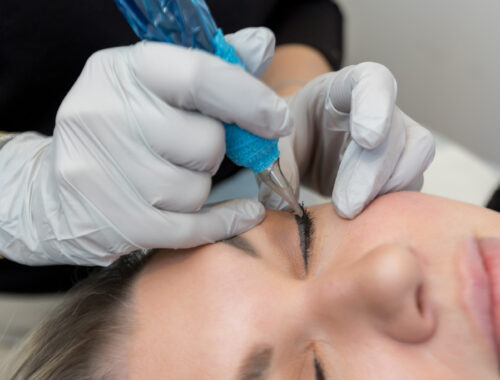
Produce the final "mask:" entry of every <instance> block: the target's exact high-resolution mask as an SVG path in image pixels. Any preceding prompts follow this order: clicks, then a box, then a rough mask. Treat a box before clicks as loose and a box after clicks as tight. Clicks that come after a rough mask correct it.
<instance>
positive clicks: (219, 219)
mask: <svg viewBox="0 0 500 380" xmlns="http://www.w3.org/2000/svg"><path fill="white" fill-rule="evenodd" d="M265 213H266V212H265V209H264V206H263V205H262V204H261V203H260V202H257V201H254V200H250V199H233V200H229V201H224V202H220V203H216V204H212V205H206V206H204V207H203V208H202V209H201V210H200V211H198V212H197V213H195V214H179V217H180V219H181V220H178V221H177V223H176V224H177V225H178V226H179V230H178V233H177V239H176V240H177V244H175V245H176V246H175V247H172V248H190V247H195V246H199V245H203V244H207V243H215V242H216V241H219V240H223V239H227V238H230V237H232V236H235V235H238V234H241V233H243V232H245V231H248V230H249V229H251V228H252V227H254V226H256V225H257V224H259V223H260V222H261V221H262V220H263V219H264V216H265ZM182 219H185V220H182ZM186 226H188V228H183V227H186Z"/></svg>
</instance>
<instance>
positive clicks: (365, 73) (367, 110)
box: [259, 62, 434, 218]
mask: <svg viewBox="0 0 500 380" xmlns="http://www.w3.org/2000/svg"><path fill="white" fill-rule="evenodd" d="M396 95H397V86H396V80H395V79H394V77H393V75H392V73H391V72H390V71H389V70H388V69H387V68H386V67H384V66H383V65H380V64H377V63H373V62H366V63H361V64H359V65H354V66H349V67H346V68H344V69H342V70H340V71H338V72H331V73H327V74H323V75H321V76H319V77H318V78H315V79H313V80H312V81H310V82H309V83H307V84H306V85H305V86H304V87H303V88H302V89H301V90H299V91H298V92H297V93H295V94H294V95H293V96H291V97H290V98H288V102H289V106H290V111H291V113H292V117H293V118H294V123H295V127H294V132H293V134H292V135H291V136H288V137H285V138H282V139H280V142H279V148H280V151H281V156H280V165H281V168H282V170H283V172H284V174H285V176H286V177H287V178H288V179H289V182H290V183H291V184H292V186H293V187H295V188H296V189H297V190H298V186H299V183H300V182H302V183H305V184H307V185H310V186H311V187H313V188H314V189H315V190H317V191H319V192H320V193H322V194H324V195H331V197H332V203H333V205H334V207H335V209H336V211H337V213H338V214H339V215H340V216H342V217H344V218H354V217H355V216H357V215H358V214H359V213H360V212H361V211H363V209H364V208H365V207H366V206H367V205H368V204H369V203H370V202H371V201H372V200H373V199H374V198H375V197H377V196H378V195H381V194H385V193H389V192H393V191H400V190H420V188H421V187H422V184H423V172H424V171H425V169H426V168H427V167H428V166H429V164H430V163H431V161H432V159H433V158H434V139H433V137H432V135H431V133H430V132H429V131H428V130H427V129H425V128H424V127H422V126H421V125H420V124H418V123H417V122H415V121H414V120H413V119H411V118H410V117H408V116H407V115H406V114H405V113H404V112H402V111H401V110H400V109H399V107H398V106H397V105H396ZM259 198H260V199H261V200H262V201H263V202H264V204H265V205H266V206H267V207H269V208H279V209H281V208H286V206H287V205H286V204H285V203H284V201H283V200H281V199H280V198H279V197H277V196H276V195H275V194H273V193H270V192H269V191H268V189H267V188H266V186H265V185H263V184H262V185H261V192H260V194H259Z"/></svg>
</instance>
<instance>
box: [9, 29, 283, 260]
mask: <svg viewBox="0 0 500 380" xmlns="http://www.w3.org/2000/svg"><path fill="white" fill-rule="evenodd" d="M227 38H228V42H229V43H230V44H232V45H233V46H234V47H235V49H236V51H237V53H238V55H239V56H240V57H241V59H242V60H243V62H244V63H245V64H246V67H247V70H248V71H250V72H251V73H253V74H255V75H256V76H259V75H260V74H262V73H263V72H264V71H265V69H266V68H267V65H268V64H269V62H270V61H271V59H272V56H273V54H274V36H273V34H272V33H271V32H270V31H269V30H267V29H264V28H252V29H244V30H242V31H240V32H238V33H236V34H234V35H230V36H227ZM27 112H29V110H27ZM202 114H203V115H202ZM216 119H217V120H222V121H225V122H229V123H233V122H234V123H237V124H238V125H239V126H240V127H242V128H245V129H247V130H249V131H251V132H253V133H255V134H257V135H259V136H263V137H266V138H275V137H280V136H284V135H287V134H289V133H290V131H291V118H290V117H289V111H288V107H287V104H286V102H285V100H283V99H281V98H279V97H278V96H277V95H276V94H275V93H274V92H273V91H272V90H270V89H269V88H268V87H266V86H265V85H264V84H262V82H260V81H259V80H258V79H257V78H254V77H252V75H250V74H249V73H247V72H245V71H244V70H243V69H242V68H240V67H238V66H235V65H231V64H228V63H226V62H224V61H222V60H221V59H219V58H217V57H214V56H212V55H209V54H207V53H204V52H201V51H198V50H191V49H185V48H181V47H176V46H173V45H169V44H162V43H151V42H141V43H138V44H136V45H134V46H130V47H120V48H114V49H108V50H103V51H101V52H98V53H96V54H94V55H93V56H92V57H91V58H90V59H89V60H88V62H87V64H86V66H85V68H84V70H83V72H82V74H81V75H80V77H79V79H78V80H77V82H76V83H75V84H74V86H73V88H72V89H71V91H70V92H69V93H68V95H67V96H66V98H65V99H64V101H63V103H62V104H61V106H60V108H59V111H58V114H57V120H56V128H55V131H54V136H53V138H48V137H44V136H41V135H39V134H36V133H25V134H22V135H20V136H18V137H16V138H15V139H14V140H12V141H10V142H9V143H8V144H7V145H5V147H4V148H3V149H2V150H0V173H1V175H0V200H1V201H0V252H1V253H2V254H4V255H5V256H6V257H7V258H9V259H11V260H14V261H17V262H20V263H25V264H29V265H47V264H53V263H74V264H82V265H107V264H109V263H111V262H112V261H114V260H115V259H116V258H117V257H118V256H119V255H123V254H126V253H128V252H131V251H133V250H136V249H141V248H155V247H167V248H187V247H193V246H197V245H201V244H204V243H208V242H214V241H217V240H220V239H223V238H226V237H229V236H232V235H235V234H238V233H240V232H243V231H245V230H247V229H249V228H251V227H253V226H254V225H255V224H257V223H259V222H260V221H261V220H262V218H263V217H264V213H265V211H264V207H263V206H262V204H260V203H259V202H257V201H251V200H233V201H229V202H225V203H221V204H217V205H213V206H210V207H207V206H205V207H204V206H203V205H204V202H205V200H206V199H207V196H208V194H209V191H210V187H211V176H212V175H213V174H214V173H215V172H216V171H217V169H218V167H219V165H220V163H221V161H222V159H223V157H224V153H225V142H224V129H223V126H222V124H221V122H220V121H216Z"/></svg>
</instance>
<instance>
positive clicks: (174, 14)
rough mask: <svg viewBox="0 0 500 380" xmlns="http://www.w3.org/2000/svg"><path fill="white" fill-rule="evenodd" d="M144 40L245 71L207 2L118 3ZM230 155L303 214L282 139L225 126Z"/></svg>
mask: <svg viewBox="0 0 500 380" xmlns="http://www.w3.org/2000/svg"><path fill="white" fill-rule="evenodd" d="M115 3H116V4H117V6H118V8H119V9H120V11H121V12H122V14H123V15H124V16H125V18H126V19H127V21H128V23H129V24H130V26H131V27H132V29H133V30H134V32H135V33H136V34H137V36H138V37H139V38H140V39H143V40H152V41H160V42H169V43H173V44H176V45H182V46H186V47H192V48H198V49H202V50H204V51H208V52H210V53H213V54H215V55H217V56H218V57H220V58H222V59H224V60H225V61H227V62H229V63H233V64H238V65H241V66H242V67H244V64H243V63H242V62H241V60H240V59H239V57H238V56H237V54H236V52H235V51H234V48H233V47H232V46H231V45H230V44H228V43H227V42H226V40H225V38H224V35H223V33H222V31H221V30H220V29H219V28H217V25H216V24H215V21H214V20H213V18H212V15H211V14H210V11H209V9H208V7H207V5H206V3H205V1H204V0H115ZM224 128H225V133H226V154H227V156H228V157H229V158H230V159H231V160H232V161H233V162H234V163H235V164H237V165H239V166H244V167H247V168H249V169H251V170H252V171H253V172H254V173H256V175H257V177H258V178H259V179H260V180H261V181H263V182H265V183H266V184H267V185H268V186H269V187H270V188H271V189H272V190H274V191H275V192H277V193H278V194H279V195H280V196H281V197H282V198H283V199H284V200H285V201H287V202H288V203H289V204H290V206H291V207H292V209H293V210H294V212H295V213H297V214H302V209H301V208H300V206H299V205H298V203H297V201H296V199H295V197H294V194H293V191H292V189H291V187H290V185H289V184H288V182H287V180H286V179H285V177H284V176H283V174H282V173H281V169H280V167H279V161H278V158H279V150H278V139H265V138H262V137H260V136H256V135H254V134H253V133H251V132H248V131H246V130H244V129H241V128H240V127H238V126H237V125H236V124H227V123H224Z"/></svg>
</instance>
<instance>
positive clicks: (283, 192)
mask: <svg viewBox="0 0 500 380" xmlns="http://www.w3.org/2000/svg"><path fill="white" fill-rule="evenodd" d="M256 176H257V178H259V180H261V181H262V182H264V183H265V184H266V185H267V186H269V188H270V189H271V190H273V191H274V192H276V193H277V194H278V195H279V196H280V197H281V198H282V199H283V200H284V201H285V202H287V203H288V204H289V205H290V207H291V208H292V210H293V213H294V214H295V215H297V216H299V217H302V215H303V211H302V208H301V207H300V205H299V203H298V202H297V200H296V199H295V195H294V193H293V190H292V187H291V186H290V184H289V183H288V181H287V180H286V178H285V176H284V175H283V173H282V171H281V168H280V165H279V161H278V160H276V161H274V162H273V164H272V165H271V166H270V167H268V168H267V169H265V170H263V171H261V172H260V173H257V174H256Z"/></svg>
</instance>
